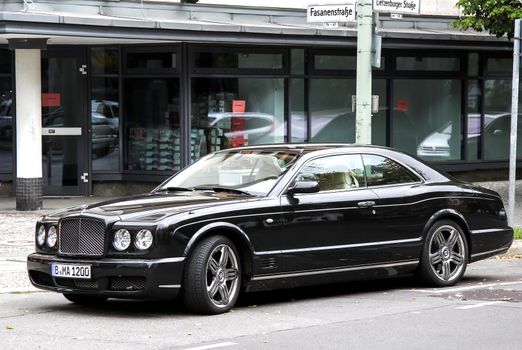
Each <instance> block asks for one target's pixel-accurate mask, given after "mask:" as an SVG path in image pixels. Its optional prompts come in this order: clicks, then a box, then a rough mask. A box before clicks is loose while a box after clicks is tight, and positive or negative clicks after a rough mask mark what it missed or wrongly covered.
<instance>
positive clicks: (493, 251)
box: [471, 247, 509, 258]
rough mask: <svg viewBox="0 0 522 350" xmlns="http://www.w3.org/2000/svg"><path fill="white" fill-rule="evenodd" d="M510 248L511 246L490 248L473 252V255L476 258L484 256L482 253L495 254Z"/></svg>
mask: <svg viewBox="0 0 522 350" xmlns="http://www.w3.org/2000/svg"><path fill="white" fill-rule="evenodd" d="M508 249H509V247H504V248H499V249H494V250H488V251H487V252H482V253H477V254H471V257H472V258H476V257H479V256H482V255H488V254H495V253H500V252H505V251H507V250H508Z"/></svg>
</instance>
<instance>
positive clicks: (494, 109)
mask: <svg viewBox="0 0 522 350" xmlns="http://www.w3.org/2000/svg"><path fill="white" fill-rule="evenodd" d="M511 90H512V82H511V80H486V81H485V82H484V135H483V137H484V148H483V150H482V157H483V159H486V160H506V159H508V158H509V145H510V135H511ZM521 101H522V95H519V102H518V103H519V104H520V102H521ZM520 115H521V114H519V118H518V124H517V126H518V131H517V132H518V135H519V137H518V138H517V156H518V157H521V156H522V149H521V148H522V140H521V137H520V136H521V135H522V118H520Z"/></svg>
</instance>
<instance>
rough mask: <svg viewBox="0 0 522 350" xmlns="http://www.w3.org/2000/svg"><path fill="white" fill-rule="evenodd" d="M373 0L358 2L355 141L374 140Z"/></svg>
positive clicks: (369, 141)
mask: <svg viewBox="0 0 522 350" xmlns="http://www.w3.org/2000/svg"><path fill="white" fill-rule="evenodd" d="M372 36H373V9H372V0H359V1H358V2H357V82H356V109H355V142H356V143H358V144H371V142H372V119H371V118H372V114H371V113H372V109H371V107H372V65H371V62H372Z"/></svg>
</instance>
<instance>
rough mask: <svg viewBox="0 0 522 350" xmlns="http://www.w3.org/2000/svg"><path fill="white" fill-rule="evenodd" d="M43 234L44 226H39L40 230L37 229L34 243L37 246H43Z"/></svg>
mask: <svg viewBox="0 0 522 350" xmlns="http://www.w3.org/2000/svg"><path fill="white" fill-rule="evenodd" d="M45 233H46V232H45V226H44V225H42V226H40V228H38V232H37V233H36V243H37V244H38V245H39V246H43V244H44V243H45Z"/></svg>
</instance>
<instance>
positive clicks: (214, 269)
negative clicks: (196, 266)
mask: <svg viewBox="0 0 522 350" xmlns="http://www.w3.org/2000/svg"><path fill="white" fill-rule="evenodd" d="M208 267H209V268H210V272H212V275H216V273H217V270H218V268H219V264H218V262H217V261H216V259H214V258H213V257H210V259H209V261H208Z"/></svg>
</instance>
